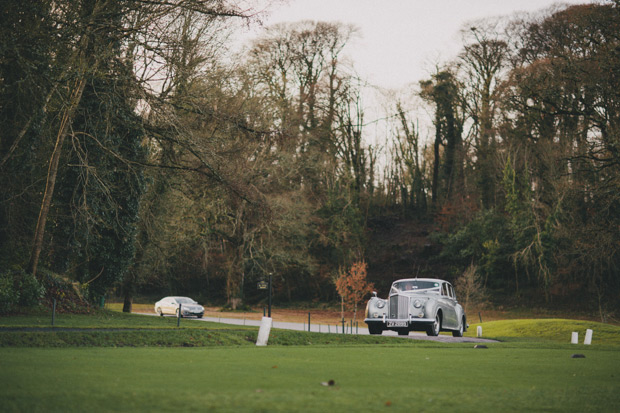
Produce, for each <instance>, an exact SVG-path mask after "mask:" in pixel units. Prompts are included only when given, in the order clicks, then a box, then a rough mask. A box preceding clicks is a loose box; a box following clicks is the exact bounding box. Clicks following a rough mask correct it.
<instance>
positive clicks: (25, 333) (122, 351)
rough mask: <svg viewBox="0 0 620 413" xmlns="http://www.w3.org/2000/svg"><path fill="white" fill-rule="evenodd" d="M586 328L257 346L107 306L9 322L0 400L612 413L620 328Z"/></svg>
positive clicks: (24, 405)
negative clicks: (589, 335)
mask: <svg viewBox="0 0 620 413" xmlns="http://www.w3.org/2000/svg"><path fill="white" fill-rule="evenodd" d="M581 323H582V322H576V321H573V320H510V321H503V322H493V323H491V322H489V323H484V324H482V326H483V333H484V334H483V335H484V336H485V337H496V338H503V339H504V340H506V341H504V342H499V343H487V346H488V348H487V349H474V348H473V344H472V343H460V344H446V343H437V342H428V341H418V340H408V339H405V338H402V337H386V336H379V337H377V336H352V335H343V334H319V333H307V332H300V331H286V330H278V329H274V330H272V332H271V335H270V338H269V346H267V347H256V346H255V345H254V342H255V339H256V335H257V330H258V329H257V328H256V327H240V326H226V325H223V324H218V323H208V322H197V321H193V320H182V321H181V327H180V328H177V327H176V319H174V318H168V317H163V318H161V317H149V316H139V315H128V314H120V313H116V312H109V311H101V312H97V313H96V314H94V315H73V316H68V315H62V316H61V317H59V318H58V319H57V325H58V327H54V328H53V329H52V328H50V326H49V324H50V323H49V320H48V319H46V318H45V317H42V316H41V315H39V314H31V315H24V316H19V317H3V318H0V346H3V347H2V348H0V366H2V375H0V400H2V404H1V405H2V411H6V412H14V411H15V412H18V411H19V412H22V411H35V412H36V411H46V412H47V411H63V412H64V411H95V412H96V411H132V412H133V411H136V412H141V411H167V410H173V411H195V410H197V411H210V412H237V411H248V412H267V411H269V412H272V411H275V412H296V411H304V412H306V411H308V412H313V411H317V412H318V411H321V412H324V411H345V412H346V411H385V410H386V409H389V411H403V412H410V411H429V412H433V411H464V412H468V411H471V412H496V411H502V412H510V411H514V412H521V411H558V412H571V411H575V412H576V411H579V412H584V411H585V412H588V411H593V412H615V411H617V406H619V405H620V384H619V383H620V380H618V378H619V376H620V373H618V371H620V357H619V354H620V353H619V351H620V344H618V339H619V337H620V331H619V328H618V327H615V326H607V325H598V323H586V324H581ZM475 327H476V325H472V326H471V328H472V329H471V330H470V334H471V333H473V334H475ZM17 328H19V330H17ZM24 328H25V329H26V330H24ZM42 328H45V329H46V331H41V330H40V329H42ZM577 328H583V331H585V328H592V329H593V330H594V340H593V345H591V346H585V345H583V344H579V345H571V344H570V332H572V331H577V330H576V329H577ZM567 332H568V333H567ZM580 336H582V334H581V332H580ZM183 347H192V348H183ZM574 353H580V354H583V355H585V356H586V358H579V359H577V358H572V357H571V355H572V354H574ZM330 380H334V382H335V385H334V386H329V385H323V384H327V383H328V382H329V381H330ZM322 383H323V384H322Z"/></svg>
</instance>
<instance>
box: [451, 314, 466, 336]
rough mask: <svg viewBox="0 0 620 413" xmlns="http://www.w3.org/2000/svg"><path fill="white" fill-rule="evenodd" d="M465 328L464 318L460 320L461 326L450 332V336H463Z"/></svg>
mask: <svg viewBox="0 0 620 413" xmlns="http://www.w3.org/2000/svg"><path fill="white" fill-rule="evenodd" d="M464 330H465V319H464V318H463V319H462V320H461V326H460V327H459V329H458V330H456V331H453V332H452V337H463V331H464Z"/></svg>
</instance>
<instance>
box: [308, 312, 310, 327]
mask: <svg viewBox="0 0 620 413" xmlns="http://www.w3.org/2000/svg"><path fill="white" fill-rule="evenodd" d="M308 332H310V312H308Z"/></svg>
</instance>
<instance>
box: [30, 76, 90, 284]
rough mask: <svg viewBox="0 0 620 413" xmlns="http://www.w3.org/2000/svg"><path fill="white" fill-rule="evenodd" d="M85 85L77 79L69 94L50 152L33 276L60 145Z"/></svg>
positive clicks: (34, 256)
mask: <svg viewBox="0 0 620 413" xmlns="http://www.w3.org/2000/svg"><path fill="white" fill-rule="evenodd" d="M85 85H86V81H85V79H84V77H83V76H82V77H80V78H78V80H77V81H76V84H75V87H74V89H73V92H72V94H71V98H70V101H69V105H68V107H67V108H66V109H65V112H64V114H63V116H62V120H61V123H60V128H59V130H58V135H57V136H56V145H55V146H54V151H53V152H52V157H51V158H50V164H49V167H48V170H47V181H46V183H45V192H44V193H43V201H42V202H41V210H40V211H39V219H38V221H37V227H36V229H35V233H34V243H33V246H32V252H31V254H30V262H29V264H28V271H29V272H30V273H31V274H32V275H34V276H36V275H37V267H38V265H39V256H40V255H41V249H42V247H43V236H44V235H45V224H46V222H47V215H48V213H49V210H50V206H51V204H52V198H53V196H54V186H55V185H56V176H57V175H58V164H59V162H60V155H61V153H62V144H63V143H64V141H65V137H66V136H67V132H68V130H69V127H70V126H71V123H73V118H74V116H75V111H76V109H77V107H78V105H79V103H80V100H81V99H82V92H84V86H85Z"/></svg>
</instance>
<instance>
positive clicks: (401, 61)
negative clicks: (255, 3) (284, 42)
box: [264, 0, 593, 89]
mask: <svg viewBox="0 0 620 413" xmlns="http://www.w3.org/2000/svg"><path fill="white" fill-rule="evenodd" d="M591 2H593V1H592V0H580V1H578V0H565V1H562V2H560V3H569V4H583V3H591ZM556 3H558V2H557V1H554V0H289V1H283V4H278V3H276V5H275V6H274V7H273V8H272V12H271V13H270V14H269V15H268V16H267V17H266V18H265V19H264V24H265V25H266V26H269V25H272V24H275V23H280V22H296V21H300V20H317V21H327V22H335V21H339V22H342V23H351V24H354V25H356V26H358V27H359V28H360V29H361V36H362V37H361V38H360V39H358V40H356V41H355V42H354V43H353V44H351V45H350V47H349V48H348V51H347V52H348V55H349V56H350V57H351V58H352V59H353V61H354V65H355V68H356V70H357V72H358V73H359V74H360V75H361V76H362V77H363V78H365V79H367V80H368V81H369V82H370V83H372V84H374V85H377V86H380V87H384V88H395V89H397V88H401V87H403V86H404V85H406V84H408V83H417V82H418V81H419V80H421V79H425V78H427V77H428V76H429V73H430V72H431V71H432V68H433V65H434V63H437V62H446V61H449V60H451V59H453V58H454V57H455V56H456V55H457V54H458V53H459V51H460V49H461V46H462V43H461V39H460V35H459V30H460V29H461V27H463V25H464V24H466V23H467V22H468V21H472V20H477V19H480V18H485V17H496V16H505V15H512V14H514V13H515V12H534V11H537V10H541V9H545V8H547V7H549V6H551V5H553V4H556Z"/></svg>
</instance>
